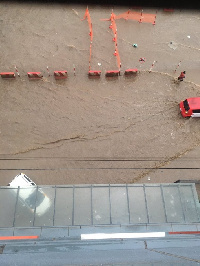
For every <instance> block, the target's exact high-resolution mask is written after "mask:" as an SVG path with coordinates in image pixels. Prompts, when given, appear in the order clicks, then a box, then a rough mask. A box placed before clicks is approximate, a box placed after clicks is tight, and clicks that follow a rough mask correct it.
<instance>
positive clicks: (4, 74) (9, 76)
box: [0, 72, 15, 79]
mask: <svg viewBox="0 0 200 266" xmlns="http://www.w3.org/2000/svg"><path fill="white" fill-rule="evenodd" d="M0 75H1V77H2V78H3V79H14V78H15V73H14V72H2V73H0Z"/></svg>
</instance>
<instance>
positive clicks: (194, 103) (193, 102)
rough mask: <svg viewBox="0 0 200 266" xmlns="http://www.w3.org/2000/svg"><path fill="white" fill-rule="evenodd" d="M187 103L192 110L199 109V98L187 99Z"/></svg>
mask: <svg viewBox="0 0 200 266" xmlns="http://www.w3.org/2000/svg"><path fill="white" fill-rule="evenodd" d="M187 101H188V103H189V106H190V108H191V109H192V110H196V109H200V97H192V98H187Z"/></svg>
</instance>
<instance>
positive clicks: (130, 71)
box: [124, 68, 138, 76]
mask: <svg viewBox="0 0 200 266" xmlns="http://www.w3.org/2000/svg"><path fill="white" fill-rule="evenodd" d="M137 73H138V69H137V68H133V69H126V70H125V72H124V74H125V75H127V76H130V75H134V74H137Z"/></svg>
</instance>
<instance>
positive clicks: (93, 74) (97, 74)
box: [88, 70, 101, 77]
mask: <svg viewBox="0 0 200 266" xmlns="http://www.w3.org/2000/svg"><path fill="white" fill-rule="evenodd" d="M88 76H89V77H100V76H101V71H99V70H90V71H89V72H88Z"/></svg>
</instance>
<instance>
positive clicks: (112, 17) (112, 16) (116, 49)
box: [102, 12, 121, 69]
mask: <svg viewBox="0 0 200 266" xmlns="http://www.w3.org/2000/svg"><path fill="white" fill-rule="evenodd" d="M115 18H116V15H115V14H114V13H113V12H112V13H111V16H110V19H102V20H110V21H111V23H110V26H109V28H110V29H112V31H113V34H114V38H113V41H114V42H115V52H114V56H116V58H117V66H118V68H119V69H120V66H121V62H120V56H119V51H118V48H117V26H116V22H115Z"/></svg>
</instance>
